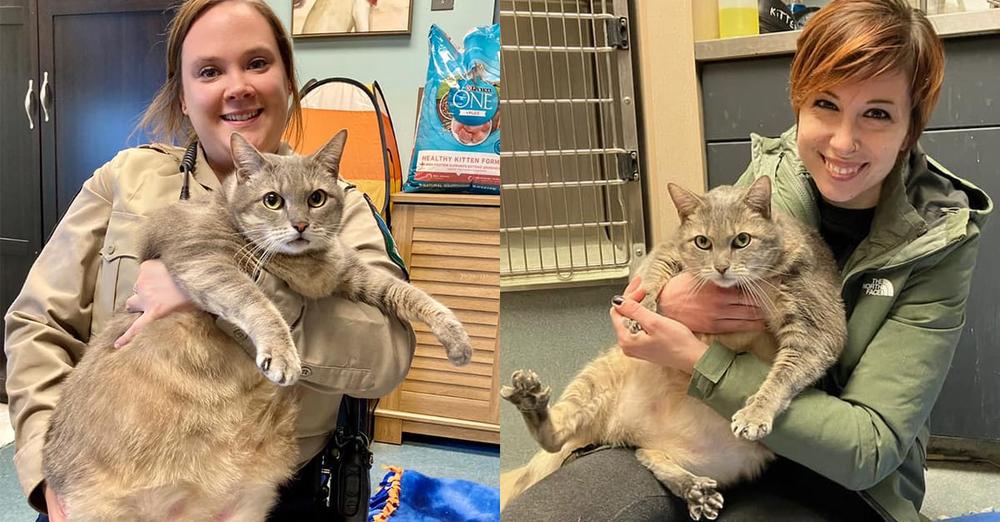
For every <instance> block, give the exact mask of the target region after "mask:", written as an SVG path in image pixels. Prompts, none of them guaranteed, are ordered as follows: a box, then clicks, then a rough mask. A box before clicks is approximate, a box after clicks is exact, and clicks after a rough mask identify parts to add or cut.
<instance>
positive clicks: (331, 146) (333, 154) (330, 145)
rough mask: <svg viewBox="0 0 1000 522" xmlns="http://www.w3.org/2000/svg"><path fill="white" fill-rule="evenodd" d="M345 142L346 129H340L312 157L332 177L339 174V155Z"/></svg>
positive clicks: (342, 152) (341, 153) (342, 151)
mask: <svg viewBox="0 0 1000 522" xmlns="http://www.w3.org/2000/svg"><path fill="white" fill-rule="evenodd" d="M346 142H347V129H341V130H340V132H338V133H337V134H336V135H334V136H333V137H332V138H330V141H328V142H326V145H323V147H322V148H321V149H319V150H317V151H316V152H315V153H313V155H312V158H313V159H314V160H316V161H318V162H319V164H320V165H323V168H325V169H326V171H327V172H329V173H330V174H333V177H335V178H336V177H339V175H340V157H341V156H342V155H343V154H344V143H346Z"/></svg>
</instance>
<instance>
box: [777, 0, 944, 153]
mask: <svg viewBox="0 0 1000 522" xmlns="http://www.w3.org/2000/svg"><path fill="white" fill-rule="evenodd" d="M895 72H900V73H903V74H904V75H905V76H906V77H907V79H908V81H909V85H910V129H909V133H908V134H907V137H906V142H905V143H904V149H905V150H909V149H911V148H912V147H913V145H915V144H916V143H917V139H918V138H920V133H922V132H923V130H924V126H926V125H927V120H929V119H930V117H931V113H932V112H933V111H934V106H935V105H937V101H938V95H939V94H940V93H941V82H942V81H943V80H944V48H943V46H942V45H941V40H940V39H939V38H938V36H937V33H935V32H934V26H932V25H931V23H930V21H929V20H927V17H926V16H925V15H924V13H923V12H921V11H920V10H918V9H914V8H912V7H910V5H909V4H907V3H906V1H904V0H833V1H832V2H830V3H829V4H828V5H827V6H825V7H823V8H822V9H820V10H819V12H817V13H816V15H815V16H813V17H812V18H811V19H810V20H809V23H808V24H806V28H805V30H803V31H802V34H801V35H800V36H799V39H798V42H797V50H796V52H795V59H794V61H792V71H791V77H790V83H791V102H792V109H793V110H794V111H795V114H796V116H798V113H799V110H800V109H801V108H802V107H803V105H804V104H805V103H806V100H807V99H808V98H810V97H811V96H813V95H815V94H816V93H819V92H822V91H825V90H830V89H831V88H832V87H835V86H837V85H841V84H845V83H853V82H856V81H863V80H866V79H870V78H874V77H876V76H879V75H881V74H886V73H895Z"/></svg>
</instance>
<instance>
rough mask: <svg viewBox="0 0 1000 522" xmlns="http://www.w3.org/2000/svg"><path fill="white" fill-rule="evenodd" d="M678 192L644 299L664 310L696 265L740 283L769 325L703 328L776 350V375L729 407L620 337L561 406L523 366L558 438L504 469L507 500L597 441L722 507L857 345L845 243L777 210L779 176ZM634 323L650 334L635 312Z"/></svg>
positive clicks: (536, 427)
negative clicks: (727, 412) (850, 336)
mask: <svg viewBox="0 0 1000 522" xmlns="http://www.w3.org/2000/svg"><path fill="white" fill-rule="evenodd" d="M670 194H671V197H672V199H673V201H674V204H675V205H676V206H677V209H678V212H679V214H680V217H681V225H680V227H679V229H678V231H677V234H676V235H675V236H674V238H673V239H672V240H670V241H668V242H666V243H664V244H661V245H658V246H657V247H655V248H654V249H653V250H652V251H651V252H650V254H649V256H648V258H647V260H646V262H645V264H644V266H643V267H642V268H640V270H639V276H640V277H641V278H642V287H643V289H644V290H645V291H646V295H647V298H646V299H645V300H644V301H643V304H644V305H645V306H647V307H649V308H650V309H652V310H656V298H657V297H658V296H659V295H660V290H661V289H662V288H663V286H664V285H665V284H666V283H667V281H668V280H669V279H670V278H671V277H673V276H675V275H677V274H679V273H681V272H682V271H684V272H689V273H692V274H693V275H694V276H695V278H696V279H697V280H699V281H700V282H702V283H715V284H718V285H719V286H734V285H739V286H740V287H741V288H742V289H743V290H744V291H745V292H746V293H747V294H748V295H749V296H750V297H751V298H752V299H753V300H755V301H756V302H757V303H758V304H759V305H760V306H761V308H762V310H763V312H764V313H765V317H766V323H767V331H766V332H763V333H760V334H755V333H746V334H742V333H741V334H727V335H720V336H717V337H716V338H713V337H712V336H704V335H703V336H700V338H701V339H702V340H703V341H704V342H706V343H711V342H712V341H713V339H717V340H719V341H721V342H722V343H723V344H724V345H726V346H727V347H729V348H731V349H733V350H734V351H736V352H749V353H752V354H753V355H755V356H757V357H759V358H761V359H763V360H765V361H768V362H772V363H773V364H772V367H771V370H770V372H769V374H768V376H767V378H766V380H765V381H764V382H763V384H762V385H761V387H760V389H759V390H758V391H757V392H756V393H755V394H754V395H752V396H750V397H749V398H748V399H747V401H746V404H745V406H744V407H743V408H742V409H740V410H739V411H738V412H736V414H735V415H734V416H733V418H732V419H725V418H723V417H722V416H720V415H719V414H718V413H716V412H715V411H714V410H713V409H712V408H710V407H709V406H707V405H705V404H704V403H702V402H701V401H700V400H698V399H696V398H694V397H691V396H690V395H688V393H687V389H688V385H689V381H690V376H689V375H687V374H685V373H683V372H680V371H677V370H673V369H670V368H665V367H661V366H658V365H655V364H652V363H649V362H646V361H643V360H640V359H634V358H630V357H627V356H625V355H624V354H623V353H622V350H621V348H619V347H618V346H614V347H612V348H611V349H609V350H608V351H607V352H606V353H604V354H603V355H601V356H600V357H598V358H597V359H596V360H594V361H593V362H591V363H590V364H588V365H587V366H586V367H585V368H584V369H583V371H582V372H581V373H580V374H579V375H578V376H577V377H576V378H575V379H574V380H573V381H572V382H571V383H570V384H569V385H568V386H567V388H566V390H565V391H564V392H563V395H562V397H561V398H560V400H559V402H558V403H556V404H555V405H554V406H552V407H551V408H549V407H548V401H549V388H548V387H547V386H543V385H542V384H541V382H540V381H539V379H538V377H537V375H535V373H534V372H531V371H530V370H529V371H523V370H522V371H518V372H515V373H514V375H513V377H512V383H511V385H510V386H505V387H504V388H503V389H502V390H501V395H502V396H503V397H504V398H505V399H507V400H509V401H511V402H512V403H514V404H515V405H516V406H517V407H518V409H519V410H520V411H521V413H522V416H523V417H524V419H525V422H526V424H527V425H528V429H529V431H530V432H531V434H532V436H533V437H534V438H535V440H537V441H538V443H539V445H541V447H542V449H543V450H544V451H540V452H538V454H536V455H535V457H534V458H532V459H531V461H530V462H529V463H528V464H527V465H526V466H524V467H522V468H519V469H516V470H514V471H511V472H509V473H507V474H505V475H504V476H503V477H501V504H502V505H506V503H507V502H509V501H510V500H511V499H513V498H514V497H516V496H517V495H519V494H520V493H521V492H522V491H524V490H525V489H526V488H528V487H529V486H531V485H532V484H534V483H536V482H538V481H539V480H541V479H542V478H544V477H545V476H547V475H548V474H550V473H552V472H553V471H555V470H556V469H558V468H559V466H561V465H562V463H563V461H564V460H565V459H566V457H567V456H568V455H569V454H570V453H571V452H572V451H573V450H575V449H577V448H580V447H584V446H587V445H590V444H595V443H596V444H607V445H615V446H629V447H634V448H636V457H637V458H638V459H639V461H640V462H642V463H643V464H644V465H645V466H646V467H647V468H649V469H650V471H652V472H653V474H654V475H655V476H656V477H657V479H659V480H660V481H661V482H662V483H663V484H664V485H665V486H666V487H667V488H668V489H669V490H670V491H671V492H672V493H673V494H674V495H676V496H678V497H680V498H682V499H684V500H686V501H687V503H688V511H689V514H690V515H691V517H692V518H693V519H695V520H698V519H700V518H701V517H702V516H704V517H706V518H708V519H714V518H716V517H717V516H718V513H719V510H720V509H721V508H722V505H723V498H722V495H721V494H720V493H719V492H718V491H717V488H724V487H726V486H730V485H732V484H735V483H736V482H738V481H740V480H745V479H751V478H753V477H755V476H757V475H759V474H760V472H761V471H762V470H763V469H764V467H765V466H766V464H767V463H768V462H769V461H770V460H771V459H773V457H774V455H773V453H771V451H770V450H768V449H767V448H765V447H764V446H763V445H762V444H760V443H758V442H754V441H757V440H759V439H761V438H763V437H765V436H766V435H767V434H768V433H769V431H770V429H771V426H772V423H773V421H774V419H775V418H776V417H777V416H778V415H780V414H781V413H782V412H783V411H784V410H785V408H787V406H788V404H789V402H790V401H791V399H792V398H793V397H794V396H795V395H796V394H798V393H799V392H800V391H801V390H802V389H803V388H805V387H806V386H809V385H810V384H812V383H813V382H815V381H816V380H817V379H819V378H820V377H821V376H822V375H823V374H824V373H825V372H826V370H827V369H828V368H829V367H830V366H831V365H832V364H833V363H834V362H835V361H836V359H837V357H838V356H839V354H840V352H841V350H842V349H843V345H844V341H845V339H846V321H845V317H844V307H843V303H842V301H841V299H840V279H839V271H838V269H837V266H836V264H835V262H834V260H833V256H832V255H831V253H830V251H829V248H828V247H827V246H826V244H825V243H823V241H822V239H821V238H820V237H819V235H818V234H816V233H815V231H812V230H810V229H807V228H806V227H805V226H804V225H801V224H799V223H798V222H797V221H795V220H794V219H793V218H789V217H786V216H783V215H781V214H778V213H772V212H771V184H770V178H767V177H762V178H760V179H759V180H758V181H756V182H755V183H754V184H753V185H752V186H751V187H750V188H748V189H741V188H736V187H729V186H724V187H719V188H716V189H713V190H712V191H710V192H708V193H707V194H706V195H704V196H697V195H695V194H692V193H690V192H688V191H686V190H684V189H681V188H680V187H677V186H675V185H671V186H670ZM740 233H745V234H749V238H750V239H749V242H748V243H746V244H743V242H742V239H746V237H743V238H741V240H740V241H738V242H737V243H734V241H736V236H737V235H739V234H740ZM698 236H701V237H702V239H698V240H696V239H695V238H696V237H698ZM706 239H707V240H708V241H707V242H706V241H705V240H706ZM699 245H701V246H699ZM737 245H742V246H739V247H738V246H737ZM705 246H708V248H703V247H705ZM723 274H724V275H723ZM627 324H628V326H629V327H630V328H632V329H633V331H636V333H637V330H638V329H637V328H636V326H637V325H636V324H635V323H634V322H630V323H627Z"/></svg>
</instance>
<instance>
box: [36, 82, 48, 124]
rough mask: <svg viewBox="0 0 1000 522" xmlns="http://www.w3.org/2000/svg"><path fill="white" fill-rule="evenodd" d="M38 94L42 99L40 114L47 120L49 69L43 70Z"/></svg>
mask: <svg viewBox="0 0 1000 522" xmlns="http://www.w3.org/2000/svg"><path fill="white" fill-rule="evenodd" d="M38 95H39V96H40V97H41V99H42V115H44V116H45V121H49V71H45V74H44V75H43V76H42V88H41V89H39V93H38Z"/></svg>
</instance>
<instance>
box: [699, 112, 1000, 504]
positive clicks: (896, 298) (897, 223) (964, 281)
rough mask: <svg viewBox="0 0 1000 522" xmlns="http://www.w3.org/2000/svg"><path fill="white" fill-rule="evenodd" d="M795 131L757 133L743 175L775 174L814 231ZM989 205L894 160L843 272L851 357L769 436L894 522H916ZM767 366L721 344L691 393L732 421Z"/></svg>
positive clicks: (927, 163)
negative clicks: (934, 421)
mask: <svg viewBox="0 0 1000 522" xmlns="http://www.w3.org/2000/svg"><path fill="white" fill-rule="evenodd" d="M795 131H796V129H795V127H792V128H791V129H789V130H788V131H786V132H785V133H784V134H782V136H781V137H780V138H778V139H771V138H763V137H760V136H757V135H752V159H751V162H750V166H749V167H748V168H747V170H746V172H744V174H743V176H742V177H741V178H740V180H739V182H737V184H738V185H747V184H749V183H750V182H752V181H753V180H755V179H757V178H759V177H760V176H771V177H772V180H773V185H772V186H773V198H774V199H773V202H774V205H775V206H776V208H780V209H782V210H784V211H785V212H786V213H788V214H790V215H792V216H795V217H796V218H798V219H800V220H801V221H803V222H805V223H807V224H809V225H811V226H813V227H814V228H818V226H819V212H818V209H817V205H816V197H817V192H816V189H815V188H814V185H813V184H812V182H811V180H810V179H809V173H808V172H807V171H806V169H805V167H804V166H803V165H802V162H801V161H800V160H799V158H798V151H797V148H796V144H795V135H796V134H795ZM992 209H993V203H992V202H991V201H990V198H989V197H988V196H987V195H986V193H985V192H983V191H982V190H980V189H979V188H977V187H976V186H974V185H972V184H971V183H969V182H967V181H965V180H963V179H961V178H958V177H957V176H955V175H953V174H952V173H950V172H948V171H947V170H946V169H945V168H944V167H942V166H940V165H938V164H937V163H936V162H935V161H934V160H932V159H931V158H929V157H927V156H926V155H924V154H923V153H922V152H921V151H920V150H919V149H917V150H915V151H913V152H911V153H910V155H909V158H908V160H907V161H902V162H900V164H899V165H897V167H896V168H895V169H894V170H893V172H892V173H891V174H890V175H889V176H888V177H887V178H886V180H885V182H884V185H883V188H882V192H881V196H880V199H879V203H878V206H877V208H876V210H875V216H874V218H873V221H872V227H871V232H870V234H869V235H868V237H867V238H866V239H865V240H864V241H862V242H861V244H860V245H858V247H857V249H856V250H855V251H854V253H853V254H852V255H851V257H850V258H849V259H848V260H847V263H846V264H845V266H844V269H843V272H842V280H843V283H842V284H843V286H842V295H843V298H844V302H845V304H846V305H847V312H848V323H847V327H848V340H847V345H846V346H845V347H844V352H843V354H842V355H841V357H840V360H839V361H838V363H837V364H836V365H835V366H834V368H832V369H831V370H830V371H829V372H828V374H827V376H826V378H825V379H824V380H823V383H822V384H821V385H818V387H817V388H809V389H807V390H805V391H803V392H802V393H801V394H800V395H799V396H798V397H797V398H796V399H795V400H794V401H792V403H791V406H790V407H789V408H788V410H787V411H786V412H785V413H784V414H782V415H781V416H779V417H778V419H777V420H776V421H775V424H774V428H773V432H772V433H771V434H770V435H768V436H767V437H766V438H765V439H764V440H763V442H764V444H765V445H767V446H768V447H769V448H771V449H772V450H774V451H775V452H776V453H778V454H779V455H782V456H784V457H787V458H789V459H791V460H793V461H795V462H798V463H800V464H802V465H804V466H806V467H808V468H810V469H812V470H814V471H816V472H817V473H819V474H821V475H824V476H826V477H828V478H830V479H831V480H833V481H835V482H837V483H839V484H842V485H843V486H844V487H846V488H848V489H850V490H856V491H859V492H860V494H861V495H862V496H863V497H864V499H865V500H866V501H867V502H868V503H869V504H870V505H872V506H873V507H874V508H875V509H876V510H878V511H879V512H880V513H881V514H882V515H883V516H884V517H885V518H886V519H888V520H919V515H918V511H919V509H920V505H921V503H922V502H923V497H924V464H925V460H926V446H927V440H928V437H929V429H928V418H929V416H930V413H931V408H932V407H933V406H934V402H935V400H936V399H937V396H938V393H939V392H940V391H941V386H942V384H943V383H944V379H945V376H946V375H947V374H948V368H949V366H950V364H951V359H952V355H953V354H954V353H955V346H956V345H957V344H958V339H959V336H960V335H961V333H962V326H963V324H964V323H965V304H966V299H967V297H968V294H969V286H970V284H971V280H972V269H973V268H974V267H975V264H976V253H977V251H978V249H979V232H980V228H981V227H982V226H983V224H984V222H985V221H986V217H987V216H988V215H989V213H990V211H992ZM768 369H769V367H768V366H767V365H766V364H765V363H763V362H761V361H759V360H758V359H756V358H754V357H752V356H749V355H746V354H742V355H736V354H734V353H733V352H731V351H730V350H728V349H726V348H725V347H724V346H721V345H719V344H718V343H716V344H715V345H713V346H711V347H710V348H709V350H708V352H707V353H706V354H705V355H704V357H702V359H701V360H700V361H699V362H698V363H697V365H696V366H695V372H694V375H693V376H692V378H691V384H690V387H689V390H688V393H689V394H690V395H692V396H694V397H697V398H699V399H701V400H702V401H704V402H705V403H706V404H708V405H709V406H711V407H712V408H713V409H715V410H716V411H718V412H719V413H720V414H721V415H723V416H725V417H726V418H728V417H730V416H732V415H733V414H734V413H735V412H736V411H737V410H738V409H739V408H740V407H741V406H742V405H743V403H744V401H745V400H746V398H747V397H748V396H750V395H751V394H753V393H754V392H755V391H756V390H757V388H758V387H759V386H760V384H761V382H763V380H764V377H765V376H766V374H767V372H768ZM818 388H822V389H818Z"/></svg>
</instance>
